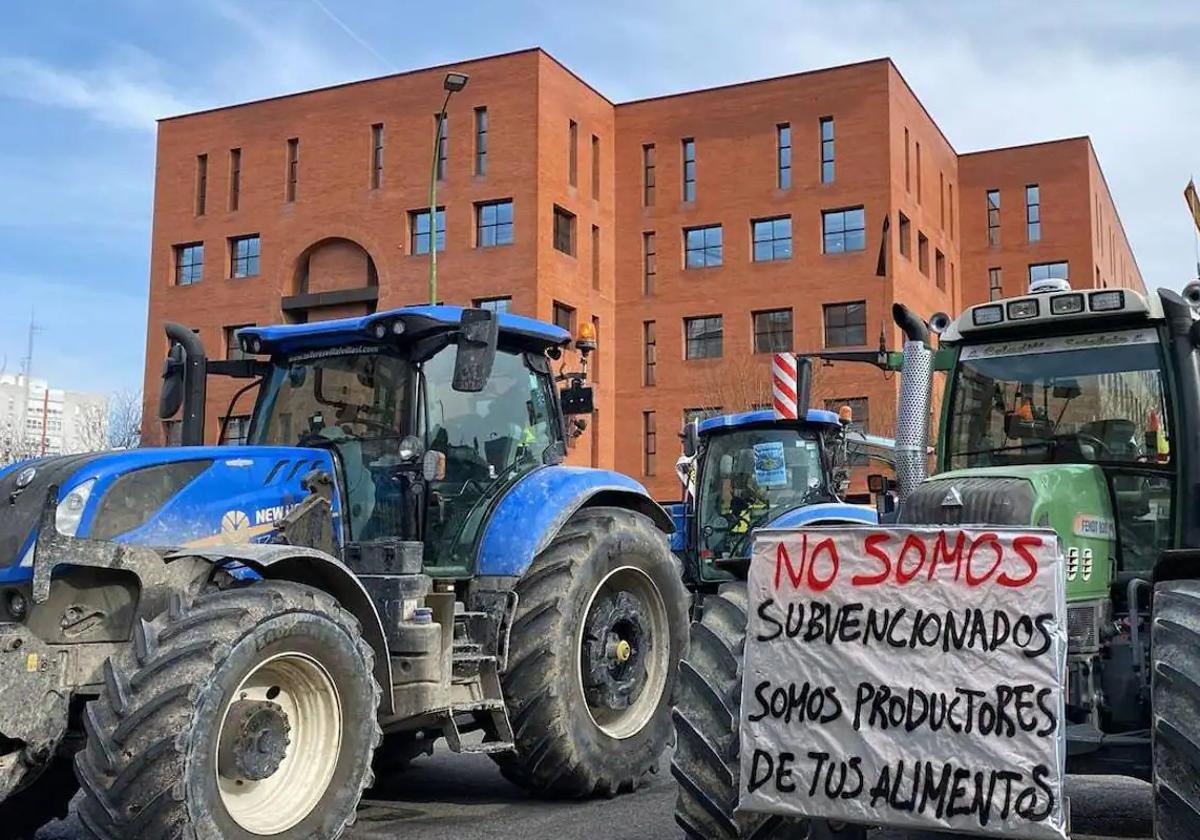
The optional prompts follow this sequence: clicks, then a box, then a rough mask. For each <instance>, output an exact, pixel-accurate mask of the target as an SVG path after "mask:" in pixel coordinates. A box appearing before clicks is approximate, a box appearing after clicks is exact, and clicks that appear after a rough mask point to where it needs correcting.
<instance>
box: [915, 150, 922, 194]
mask: <svg viewBox="0 0 1200 840" xmlns="http://www.w3.org/2000/svg"><path fill="white" fill-rule="evenodd" d="M916 154H917V204H920V203H921V141H920V140H918V141H917V149H916Z"/></svg>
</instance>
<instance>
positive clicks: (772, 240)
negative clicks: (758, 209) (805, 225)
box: [750, 216, 792, 262]
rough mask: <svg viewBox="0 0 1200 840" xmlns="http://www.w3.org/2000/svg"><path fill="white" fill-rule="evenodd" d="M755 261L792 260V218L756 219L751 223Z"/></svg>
mask: <svg viewBox="0 0 1200 840" xmlns="http://www.w3.org/2000/svg"><path fill="white" fill-rule="evenodd" d="M750 235H751V239H752V241H753V242H754V261H755V262H772V261H774V260H789V259H791V258H792V217H791V216H780V217H778V218H775V219H755V220H753V221H751V222H750Z"/></svg>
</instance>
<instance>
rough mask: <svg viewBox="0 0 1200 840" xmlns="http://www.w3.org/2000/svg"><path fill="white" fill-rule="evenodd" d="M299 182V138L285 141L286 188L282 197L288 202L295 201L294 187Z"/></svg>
mask: <svg viewBox="0 0 1200 840" xmlns="http://www.w3.org/2000/svg"><path fill="white" fill-rule="evenodd" d="M299 182H300V138H298V137H293V138H292V139H291V140H288V141H287V187H286V189H285V190H284V195H285V197H286V198H287V200H288V201H295V200H296V187H297V185H298V184H299Z"/></svg>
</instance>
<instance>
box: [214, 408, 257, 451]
mask: <svg viewBox="0 0 1200 840" xmlns="http://www.w3.org/2000/svg"><path fill="white" fill-rule="evenodd" d="M222 423H223V425H224V428H225V436H224V438H222V440H221V444H222V445H224V446H245V445H246V439H247V438H248V437H250V415H249V414H231V415H229V416H228V417H226V418H222Z"/></svg>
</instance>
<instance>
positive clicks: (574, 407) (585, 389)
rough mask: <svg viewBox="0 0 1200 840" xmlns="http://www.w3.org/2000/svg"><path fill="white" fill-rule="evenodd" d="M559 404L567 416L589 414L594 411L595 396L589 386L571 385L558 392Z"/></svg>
mask: <svg viewBox="0 0 1200 840" xmlns="http://www.w3.org/2000/svg"><path fill="white" fill-rule="evenodd" d="M559 403H560V404H561V405H562V413H563V414H565V415H567V416H570V415H572V414H591V413H592V412H593V411H595V410H596V395H595V392H594V391H593V390H592V386H590V385H576V384H572V385H570V386H569V387H567V388H563V389H562V390H561V391H560V392H559Z"/></svg>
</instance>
